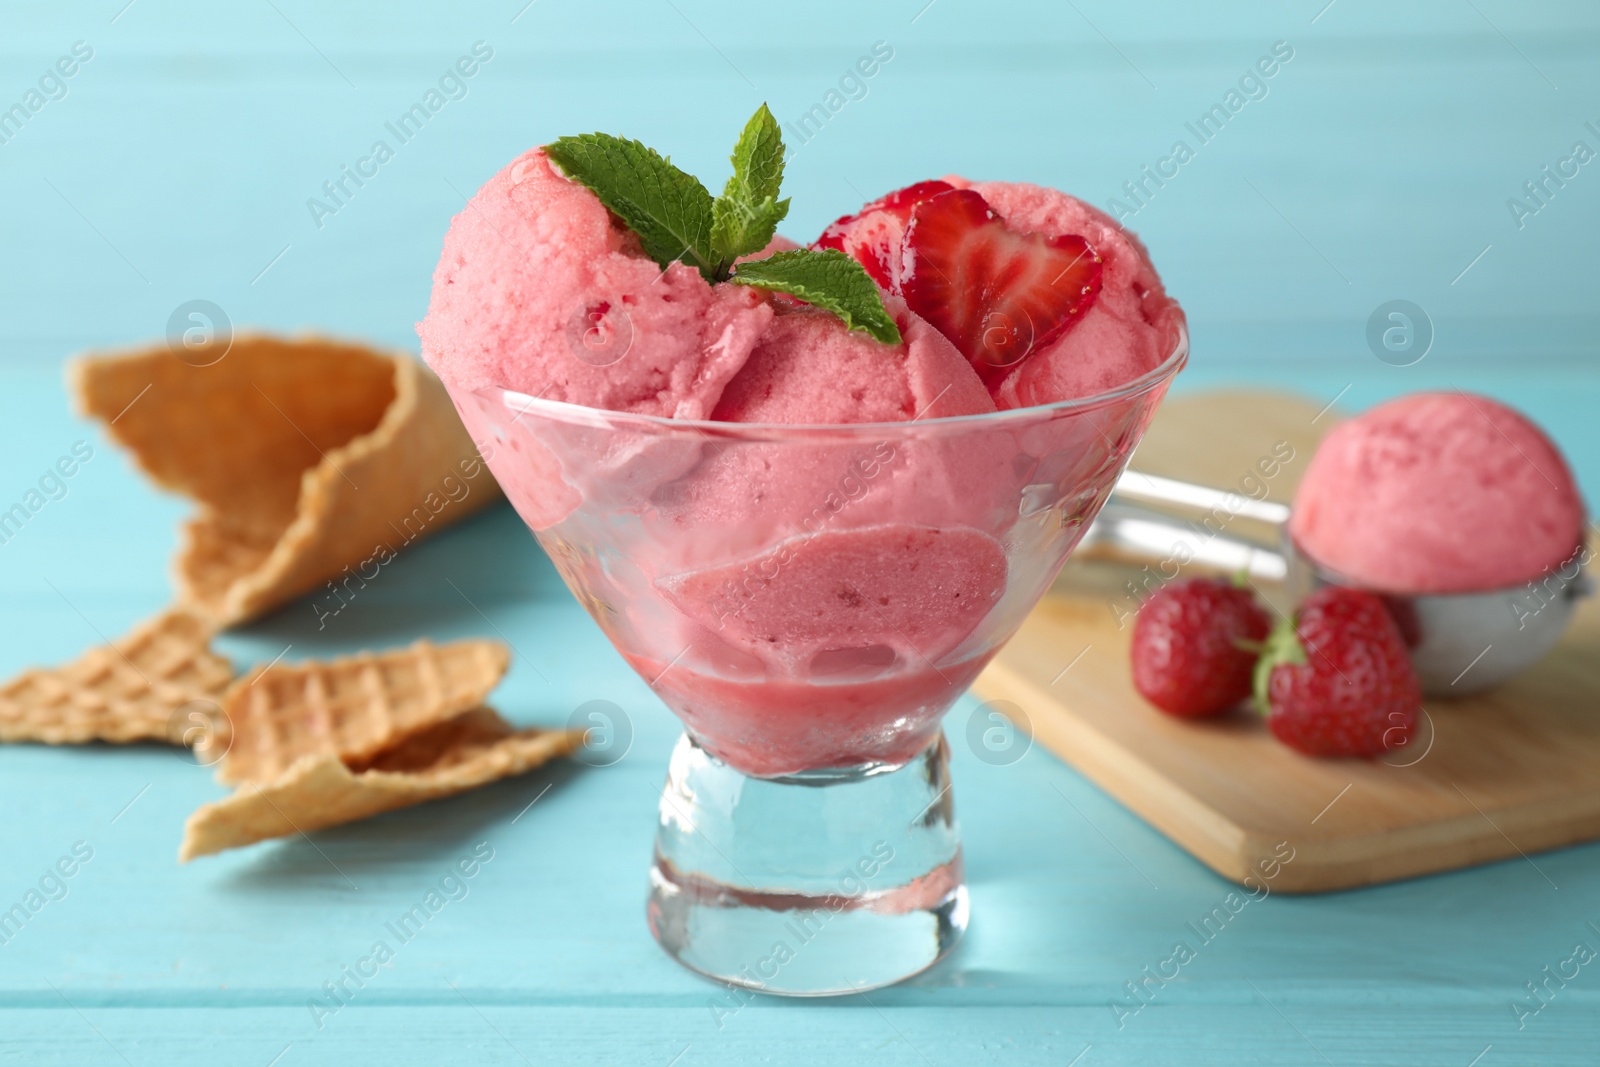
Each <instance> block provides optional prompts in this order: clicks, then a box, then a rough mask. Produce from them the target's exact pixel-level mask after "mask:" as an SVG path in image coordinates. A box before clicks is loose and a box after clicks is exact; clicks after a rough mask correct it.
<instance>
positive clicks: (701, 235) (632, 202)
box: [545, 133, 717, 282]
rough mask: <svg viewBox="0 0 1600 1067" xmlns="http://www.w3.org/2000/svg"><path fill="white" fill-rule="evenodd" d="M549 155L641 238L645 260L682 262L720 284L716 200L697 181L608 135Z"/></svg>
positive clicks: (564, 143) (556, 147)
mask: <svg viewBox="0 0 1600 1067" xmlns="http://www.w3.org/2000/svg"><path fill="white" fill-rule="evenodd" d="M545 152H547V153H548V154H549V156H550V158H551V159H553V160H555V162H556V163H557V164H558V165H559V166H560V167H561V169H562V170H563V171H565V172H566V174H567V176H568V177H569V178H572V179H573V180H574V181H577V182H581V183H582V184H583V185H585V186H587V187H588V188H589V190H590V191H591V192H593V193H594V195H595V196H597V197H599V198H600V202H601V203H602V204H604V205H605V206H606V207H607V208H609V209H610V210H611V212H612V213H613V214H615V215H616V216H617V217H618V218H620V219H621V220H622V221H623V222H624V223H626V224H627V226H628V228H629V229H631V230H632V231H633V232H634V233H636V234H638V236H639V244H640V245H641V246H642V247H643V248H644V252H645V255H647V256H649V257H650V258H651V259H653V260H655V261H656V262H657V263H659V264H660V265H661V266H662V268H663V269H665V268H666V266H667V265H668V264H670V263H672V262H673V261H674V260H682V261H683V262H685V263H688V264H689V265H690V266H693V267H695V268H697V269H698V270H699V271H700V273H701V274H702V275H703V276H704V277H705V279H706V280H707V281H710V282H714V281H717V277H716V273H717V263H716V259H715V257H714V256H713V255H712V252H711V223H712V211H711V194H710V193H709V192H708V191H707V190H706V187H705V186H703V185H701V184H700V180H699V179H698V178H696V177H695V176H694V175H692V174H685V173H684V172H683V171H681V170H679V169H678V168H677V167H674V166H673V165H672V161H671V160H670V159H668V158H666V157H665V156H663V155H661V154H660V153H659V152H656V151H655V150H654V149H651V148H646V147H645V146H644V145H642V144H640V143H639V142H638V141H629V140H624V139H622V138H620V137H611V136H609V135H607V134H603V133H586V134H581V135H580V136H577V137H562V138H560V139H558V140H555V141H552V142H551V143H550V144H547V145H545Z"/></svg>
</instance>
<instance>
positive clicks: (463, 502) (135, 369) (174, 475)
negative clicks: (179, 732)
mask: <svg viewBox="0 0 1600 1067" xmlns="http://www.w3.org/2000/svg"><path fill="white" fill-rule="evenodd" d="M69 376H70V379H71V382H72V385H73V388H74V391H75V392H76V394H77V396H78V401H79V406H80V407H81V409H82V410H83V411H84V412H86V413H87V414H90V415H94V416H96V417H97V418H99V419H101V420H102V421H104V422H105V423H106V424H107V430H108V432H109V433H110V434H111V436H112V437H114V438H115V439H116V440H117V441H118V442H119V443H121V444H122V445H124V446H125V447H127V448H128V449H129V450H130V451H132V452H133V454H134V457H135V459H136V460H137V461H138V463H139V465H140V466H141V467H143V468H144V470H145V471H146V472H147V473H149V475H150V476H151V477H152V478H153V479H155V481H156V482H157V483H158V484H160V485H162V486H164V487H166V488H168V489H172V490H175V491H177V492H179V493H183V494H184V495H186V496H189V497H192V498H194V499H195V500H196V501H198V502H199V504H200V508H199V511H198V513H197V514H196V515H195V516H194V517H193V518H191V519H189V520H188V522H187V523H185V526H184V538H183V545H182V547H181V548H180V550H179V554H178V558H177V561H176V571H177V585H178V595H179V599H180V601H182V602H184V603H187V604H190V605H192V606H194V607H195V608H196V609H197V610H200V611H203V612H205V613H206V614H207V615H209V616H210V617H211V618H213V619H215V620H216V621H217V622H218V623H219V624H220V625H224V626H229V625H233V624H236V623H240V622H244V621H246V620H248V619H251V618H254V617H256V616H258V615H260V614H262V613H263V612H265V611H267V610H268V609H270V608H273V607H276V606H277V605H279V604H282V603H284V602H286V601H288V600H291V599H293V598H295V597H297V596H299V595H301V594H303V593H307V592H309V591H311V590H313V589H319V588H322V587H323V586H324V585H325V584H326V583H330V582H331V581H332V580H334V579H339V578H341V576H342V577H343V581H344V582H346V583H348V581H349V580H350V579H351V577H352V575H355V576H359V577H360V579H361V580H363V581H364V580H368V579H370V578H371V577H373V575H374V574H375V573H376V569H377V567H378V566H380V565H382V564H383V563H386V562H388V560H389V559H390V558H392V557H393V554H394V553H395V552H396V551H398V550H399V549H400V548H402V547H404V546H405V545H406V544H409V543H410V542H411V541H413V540H416V539H417V538H419V537H421V536H423V535H425V534H430V533H434V532H436V531H438V530H440V529H443V528H444V527H445V526H448V525H450V524H451V523H454V522H456V521H458V520H460V519H463V518H466V517H467V516H468V515H471V514H472V513H473V512H476V511H478V510H479V509H481V508H483V507H484V506H486V505H488V504H490V503H492V502H494V501H496V500H498V499H500V489H499V486H498V485H497V484H496V483H495V481H494V478H493V477H492V476H491V475H490V474H489V472H488V468H487V467H486V466H485V465H484V464H483V462H482V460H481V459H480V458H479V455H478V452H477V449H475V448H474V447H473V443H472V440H471V438H470V437H468V435H467V432H466V430H465V429H464V428H463V427H462V425H461V420H460V418H459V417H458V416H457V415H456V412H455V409H454V407H453V406H452V404H451V402H450V398H449V396H448V395H447V394H446V393H445V390H444V386H443V385H441V384H440V382H439V380H438V379H437V378H436V377H434V376H433V374H432V373H431V372H430V371H428V370H427V369H426V368H425V367H423V366H422V365H421V364H420V363H418V362H417V361H416V360H414V359H411V358H410V357H408V356H404V355H391V354H387V353H383V352H377V351H374V350H372V349H369V348H365V347H362V346H360V345H354V344H341V343H338V342H334V341H328V340H322V339H318V338H304V339H298V340H288V339H284V338H277V337H269V336H239V337H234V338H232V339H231V343H230V342H219V343H217V344H216V345H215V346H214V347H213V348H200V349H193V350H185V351H184V352H183V354H182V357H181V358H180V356H179V355H178V354H176V352H175V350H174V349H172V348H170V347H168V346H167V345H160V346H157V347H152V348H147V349H142V350H138V351H131V352H125V353H120V354H108V355H91V356H86V357H83V358H81V359H78V360H75V361H74V362H73V364H72V366H71V370H70V371H69ZM364 570H370V571H371V573H365V574H363V571H364ZM346 587H348V586H346ZM341 603H342V601H341Z"/></svg>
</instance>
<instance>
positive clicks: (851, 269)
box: [728, 248, 900, 345]
mask: <svg viewBox="0 0 1600 1067" xmlns="http://www.w3.org/2000/svg"><path fill="white" fill-rule="evenodd" d="M728 280H729V281H731V282H733V283H734V284H735V285H757V286H760V287H761V288H763V289H772V290H774V291H776V292H779V293H788V294H789V295H790V296H794V297H799V298H800V299H801V300H804V301H805V302H806V303H808V304H815V305H816V306H817V307H819V308H822V309H824V310H825V311H831V312H833V313H834V314H835V315H837V316H839V317H840V318H841V319H843V320H844V324H845V325H846V326H848V327H850V328H851V329H852V330H865V331H867V333H869V334H871V335H872V336H873V337H874V338H876V339H877V340H879V341H882V342H883V343H884V344H886V345H897V344H899V343H900V327H898V326H896V325H895V322H894V319H892V318H890V317H889V312H888V310H887V309H886V308H885V307H884V306H883V298H882V297H881V296H879V295H878V287H877V285H876V284H874V282H873V280H872V277H871V276H870V275H869V274H867V271H866V268H864V267H863V266H862V265H861V264H860V263H857V262H856V261H855V260H853V259H851V258H850V257H849V256H847V255H845V254H844V253H843V252H841V251H839V250H838V249H836V248H828V249H824V250H822V251H820V252H813V251H810V250H809V249H804V248H796V249H794V250H793V251H790V252H777V253H774V254H773V255H770V256H768V257H767V258H766V259H753V260H750V261H749V262H747V263H741V264H739V267H738V270H737V271H736V272H735V273H734V275H733V277H732V278H730V279H728Z"/></svg>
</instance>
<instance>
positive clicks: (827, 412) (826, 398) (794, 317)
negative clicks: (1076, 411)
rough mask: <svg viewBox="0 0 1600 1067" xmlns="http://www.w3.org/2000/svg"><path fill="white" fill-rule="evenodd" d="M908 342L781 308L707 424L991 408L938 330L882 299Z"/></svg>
mask: <svg viewBox="0 0 1600 1067" xmlns="http://www.w3.org/2000/svg"><path fill="white" fill-rule="evenodd" d="M887 304H888V308H889V311H890V314H891V315H893V316H894V317H895V319H896V320H897V322H898V323H899V325H900V332H901V335H902V336H903V337H904V338H905V344H904V345H901V346H898V347H897V348H894V349H890V350H888V351H885V346H884V345H882V344H879V343H878V342H876V341H874V340H872V339H871V338H870V337H867V336H865V335H864V334H861V333H858V332H853V331H849V330H844V329H841V328H840V323H839V320H838V319H837V318H835V317H834V316H832V315H830V314H828V313H827V312H825V311H819V310H818V309H816V308H810V307H804V306H801V307H797V308H794V309H792V310H783V311H779V312H778V314H777V315H776V316H775V317H774V319H773V321H772V323H771V325H769V326H768V327H767V329H766V332H765V333H763V334H762V335H761V339H760V341H759V342H757V344H756V347H755V349H754V351H753V352H751V354H750V358H749V361H748V362H747V363H746V364H745V366H744V369H743V370H742V371H740V372H739V374H738V375H736V376H735V377H734V378H733V380H732V381H731V382H729V383H728V387H727V389H726V390H724V391H723V394H722V399H721V401H720V402H719V403H718V404H717V407H716V409H715V410H714V411H713V413H712V418H714V419H718V420H721V421H724V422H767V423H786V424H795V423H810V424H819V423H852V422H900V421H902V420H905V419H914V418H925V419H931V418H942V417H946V416H950V415H977V414H980V413H982V412H985V411H993V410H995V406H994V401H993V400H991V399H989V394H988V392H987V391H986V390H985V389H984V388H983V383H982V382H981V381H979V380H978V375H977V373H976V372H975V371H974V370H973V369H972V365H971V364H970V363H968V362H967V361H966V359H964V358H963V357H962V355H961V353H959V352H957V351H956V350H955V348H954V346H952V345H951V344H950V342H949V341H947V340H945V339H944V337H943V336H942V335H940V333H939V332H938V331H937V330H935V329H933V327H931V326H929V325H928V324H927V323H926V322H924V321H922V319H920V318H918V317H917V316H915V315H913V314H911V313H910V312H909V311H907V310H906V308H905V303H904V301H899V300H894V299H891V300H889V301H887Z"/></svg>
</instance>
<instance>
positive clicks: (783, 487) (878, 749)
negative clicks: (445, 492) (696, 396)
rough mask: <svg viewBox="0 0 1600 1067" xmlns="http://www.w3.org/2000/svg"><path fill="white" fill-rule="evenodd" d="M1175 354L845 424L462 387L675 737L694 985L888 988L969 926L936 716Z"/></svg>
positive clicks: (1137, 421) (1038, 587) (1138, 430)
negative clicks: (618, 406)
mask: <svg viewBox="0 0 1600 1067" xmlns="http://www.w3.org/2000/svg"><path fill="white" fill-rule="evenodd" d="M1187 354H1188V340H1187V336H1186V335H1185V333H1184V331H1183V329H1182V326H1181V324H1180V325H1176V326H1175V327H1174V329H1173V335H1172V348H1171V354H1170V355H1169V356H1168V357H1167V359H1166V360H1165V361H1164V362H1163V363H1162V364H1161V365H1160V366H1159V367H1157V368H1156V369H1154V370H1152V371H1151V372H1150V373H1148V374H1146V375H1144V376H1143V377H1141V378H1139V379H1137V380H1135V381H1132V382H1129V383H1127V384H1126V385H1123V386H1121V387H1119V388H1117V389H1114V390H1111V391H1109V392H1106V393H1103V394H1100V395H1097V396H1093V397H1088V398H1084V399H1078V400H1070V401H1065V402H1062V403H1057V404H1051V405H1048V406H1043V407H1035V408H1025V409H1019V410H1013V411H1003V412H999V413H994V414H987V415H973V416H962V417H955V418H933V419H920V420H914V421H910V422H896V423H874V424H860V425H848V426H837V425H834V426H777V425H756V424H743V423H722V422H691V421H684V420H674V419H665V418H656V417H651V416H643V415H633V414H622V413H617V412H611V411H601V410H596V409H593V408H584V407H578V406H574V405H571V404H565V403H560V402H556V401H551V400H544V399H536V398H534V397H530V396H526V395H523V394H519V393H514V392H509V391H506V390H502V389H484V390H479V391H477V392H464V391H457V392H456V393H455V394H454V395H455V400H456V405H457V408H458V409H459V411H460V412H461V416H462V418H463V419H464V420H465V422H466V424H467V427H468V429H469V430H471V431H472V435H473V437H474V439H475V440H477V441H479V442H481V443H483V444H484V445H485V446H486V447H484V451H485V453H486V459H487V462H488V464H489V467H490V469H491V470H492V471H493V472H494V475H495V477H496V479H497V480H498V481H499V482H500V484H501V486H502V487H503V488H504V489H505V492H506V495H507V496H508V497H509V498H510V500H511V502H512V504H514V505H515V506H516V508H517V510H518V512H519V513H520V514H521V516H522V518H523V519H524V520H525V521H526V522H527V524H528V526H529V527H531V528H532V530H533V531H534V533H535V534H536V535H537V537H538V539H539V542H540V544H541V545H543V546H544V549H545V551H546V552H548V553H549V555H550V557H551V559H553V560H554V561H555V564H556V566H557V568H559V570H560V571H561V575H562V577H563V578H564V579H565V580H566V583H567V585H568V587H569V588H570V589H571V590H572V592H573V594H574V595H575V596H576V597H577V598H578V600H579V601H580V602H581V603H582V604H583V606H584V607H585V608H587V609H588V611H589V613H590V615H592V616H593V617H594V619H595V621H596V622H597V623H599V624H600V627H601V629H602V630H604V631H605V633H606V636H607V637H609V638H610V639H611V641H612V643H613V644H614V645H615V646H616V648H617V650H618V651H619V652H621V653H622V655H623V657H624V658H626V659H627V661H628V663H629V664H631V665H632V666H633V668H634V669H635V670H636V671H638V673H639V674H640V676H641V677H643V678H644V679H645V680H646V681H647V682H648V683H649V684H650V687H651V688H652V689H653V690H654V691H655V692H656V694H657V695H658V696H660V698H661V699H662V700H663V701H664V702H665V703H666V705H667V707H669V708H670V709H672V711H673V712H674V713H675V714H676V715H677V716H678V717H679V718H680V719H682V720H683V724H684V727H685V732H684V735H683V737H682V739H680V740H679V742H678V745H677V747H676V749H675V750H674V752H673V754H672V759H671V764H670V766H669V768H668V772H667V781H666V787H665V789H664V790H663V794H662V802H661V808H660V823H659V827H658V830H657V835H656V850H655V862H654V864H653V865H652V867H651V870H650V894H649V903H648V916H649V923H650V930H651V932H652V933H653V934H654V935H655V937H656V940H657V941H659V942H660V944H661V946H662V947H663V948H664V949H666V951H667V952H668V953H669V954H670V955H671V956H672V957H673V958H675V959H676V960H678V961H679V962H680V963H682V964H683V965H684V966H686V967H689V968H691V969H692V970H695V971H698V972H700V973H702V974H705V975H707V976H709V977H711V978H714V979H716V980H717V981H719V982H723V983H728V984H732V985H738V986H745V987H749V988H753V989H758V990H761V991H763V992H768V993H786V994H793V995H826V994H834V993H849V992H855V991H858V990H862V989H871V988H873V987H876V986H881V985H886V984H888V983H891V982H894V981H898V980H899V979H902V978H905V977H907V976H909V975H912V974H915V973H917V972H918V971H921V970H923V969H924V968H926V967H928V966H929V965H931V964H932V963H934V962H935V961H936V960H938V959H939V958H940V957H941V956H942V955H944V953H945V952H947V951H948V950H949V949H950V947H951V946H952V945H953V944H954V943H955V942H956V940H957V939H958V938H959V937H960V936H961V933H962V931H963V930H964V929H965V927H966V923H967V894H966V889H965V886H964V883H963V879H962V866H961V844H960V837H959V834H958V831H957V824H956V818H955V807H954V804H953V801H952V797H951V792H950V777H949V750H948V746H947V745H946V742H945V739H944V735H943V733H942V731H941V729H940V719H941V718H942V716H943V715H944V713H945V712H946V711H947V710H948V709H949V708H950V706H951V705H952V704H953V703H954V702H955V700H956V699H957V698H958V697H959V696H960V695H961V694H962V693H963V692H965V691H966V689H967V686H968V685H969V684H970V683H971V681H972V680H973V678H974V677H976V676H977V674H978V672H979V671H981V670H982V669H983V668H984V665H985V664H987V663H988V662H989V660H990V659H991V658H992V657H993V656H994V654H995V652H996V651H998V650H999V648H1000V646H1001V645H1003V644H1004V643H1005V641H1006V640H1007V639H1008V638H1009V637H1010V636H1011V635H1012V634H1013V633H1014V632H1015V631H1016V629H1017V627H1018V626H1020V625H1021V623H1022V621H1023V619H1024V618H1025V617H1026V616H1027V614H1028V613H1029V611H1031V610H1032V608H1033V607H1034V605H1035V604H1036V603H1037V602H1038V600H1039V598H1040V597H1041V596H1043V595H1044V593H1045V591H1046V590H1047V589H1048V588H1049V586H1050V584H1051V582H1052V581H1053V580H1054V579H1055V576H1056V573H1057V572H1058V571H1059V570H1060V568H1061V565H1062V563H1063V562H1064V561H1065V560H1066V558H1067V554H1068V553H1069V552H1070V551H1071V550H1072V548H1073V546H1074V545H1076V544H1077V543H1078V540H1079V539H1080V538H1081V537H1082V536H1083V534H1084V531H1085V530H1086V529H1087V528H1088V525H1089V523H1090V522H1091V521H1092V520H1093V519H1094V517H1095V514H1096V513H1097V512H1098V511H1099V510H1100V506H1101V504H1103V503H1104V502H1105V499H1106V497H1107V495H1108V494H1109V493H1110V491H1111V488H1112V485H1113V484H1114V483H1115V481H1116V479H1117V476H1118V475H1119V474H1120V473H1121V472H1122V470H1123V468H1124V467H1125V466H1126V464H1127V462H1128V458H1129V456H1130V455H1131V454H1132V452H1133V450H1134V446H1135V445H1137V444H1138V442H1139V439H1140V437H1141V435H1142V434H1143V433H1144V430H1145V428H1146V426H1147V425H1148V423H1149V420H1150V417H1151V415H1152V414H1153V413H1154V411H1155V408H1156V405H1157V404H1158V403H1159V401H1160V399H1161V397H1162V396H1163V395H1164V393H1165V392H1166V389H1167V385H1168V384H1169V382H1170V381H1171V379H1172V376H1173V375H1174V374H1175V373H1176V372H1177V371H1178V370H1179V368H1181V367H1182V366H1183V364H1184V361H1185V359H1186V358H1187Z"/></svg>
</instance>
